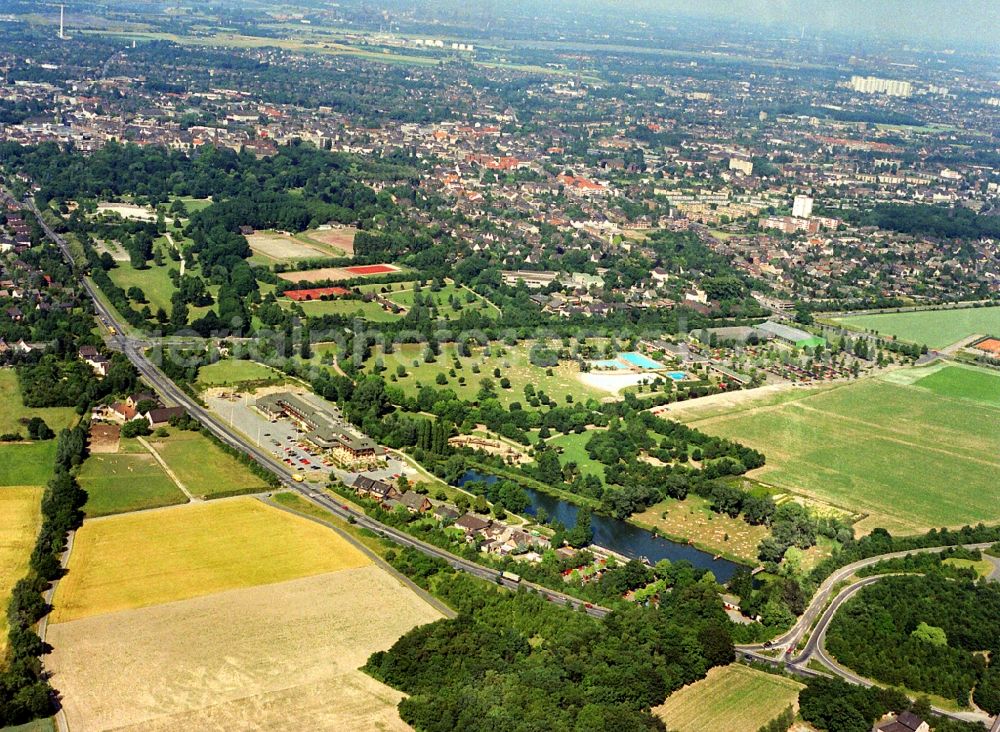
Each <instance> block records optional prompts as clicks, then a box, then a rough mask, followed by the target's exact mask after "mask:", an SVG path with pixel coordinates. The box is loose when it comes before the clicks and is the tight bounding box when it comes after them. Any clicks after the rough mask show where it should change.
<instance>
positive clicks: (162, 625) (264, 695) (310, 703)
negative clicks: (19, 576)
mask: <svg viewBox="0 0 1000 732" xmlns="http://www.w3.org/2000/svg"><path fill="white" fill-rule="evenodd" d="M182 510H184V509H182ZM330 533H332V532H330ZM148 574H149V573H147V579H148ZM70 599H72V596H71V597H70ZM440 617H441V614H440V613H439V612H438V611H437V610H436V609H434V608H433V607H432V606H431V605H429V604H428V603H426V602H425V601H424V600H423V599H421V597H419V596H418V595H417V594H416V593H414V592H413V591H412V590H410V589H409V587H408V586H407V585H404V584H403V583H402V582H401V581H400V580H399V579H397V578H396V577H394V576H392V575H390V574H389V573H388V572H386V571H385V570H383V569H381V568H380V567H378V566H375V565H372V564H369V565H368V566H364V567H356V568H353V569H345V570H343V571H340V572H332V573H326V574H321V575H318V576H314V577H305V578H299V579H294V580H290V581H287V582H281V583H278V584H270V585H264V586H260V587H249V588H241V589H234V590H229V591H226V592H218V593H215V594H212V595H208V596H203V597H197V598H193V599H188V600H183V601H180V602H171V603H168V604H163V605H158V606H155V607H145V608H140V609H135V610H126V611H123V612H115V613H108V614H104V615H99V616H92V617H87V618H83V619H80V620H74V621H71V622H65V623H59V624H56V625H50V626H49V629H48V637H47V640H48V642H49V643H51V644H52V645H53V647H54V649H55V650H54V651H53V653H52V654H51V656H49V657H48V659H47V661H46V665H47V666H48V667H49V668H50V669H52V671H53V673H54V677H53V679H52V683H53V685H54V686H55V688H56V689H58V690H59V692H60V694H61V695H62V700H63V706H64V709H65V713H66V716H67V718H68V721H69V727H70V729H72V730H106V729H124V730H140V729H141V730H143V731H146V730H174V729H198V730H209V729H212V730H232V729H259V730H268V729H312V730H405V729H408V727H407V725H405V724H404V723H403V722H402V721H401V720H400V719H399V716H398V714H397V711H396V705H397V704H398V702H399V700H400V698H401V697H402V695H401V694H400V693H399V692H397V691H394V690H393V689H390V688H388V687H386V686H384V685H382V684H380V683H379V682H377V681H375V680H373V679H371V678H369V677H368V676H366V675H365V674H363V673H362V672H361V671H359V670H358V668H359V667H360V666H361V665H362V664H363V663H364V662H365V660H366V659H367V658H368V656H369V655H370V654H371V653H373V652H374V651H377V650H384V649H387V648H389V647H390V646H391V645H392V644H393V643H394V642H395V641H396V640H397V639H398V638H399V637H400V636H401V635H403V634H404V633H406V632H407V631H408V630H410V629H411V628H413V627H415V626H417V625H420V624H423V623H428V622H431V621H434V620H437V619H438V618H440Z"/></svg>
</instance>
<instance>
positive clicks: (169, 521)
mask: <svg viewBox="0 0 1000 732" xmlns="http://www.w3.org/2000/svg"><path fill="white" fill-rule="evenodd" d="M369 563H370V560H369V559H368V557H367V556H365V555H364V554H363V553H362V552H361V551H360V550H358V549H356V548H355V547H354V546H353V545H351V544H350V543H349V542H348V541H347V540H346V539H344V538H343V537H341V536H340V535H339V534H337V533H335V532H333V531H330V530H329V529H327V528H325V527H323V526H320V525H318V524H316V523H314V522H312V521H309V520H307V519H304V518H302V517H300V516H294V515H292V514H289V513H286V512H284V511H281V510H279V509H276V508H273V507H271V506H267V505H265V504H264V503H262V502H260V501H258V500H256V499H254V498H249V497H246V498H233V499H225V500H220V501H213V502H209V503H192V504H187V505H184V506H175V507H171V508H164V509H157V510H153V511H143V512H142V513H134V514H125V515H121V516H111V517H107V518H101V519H93V520H89V521H86V522H85V523H84V525H83V526H82V527H81V528H80V530H79V531H77V532H76V536H75V538H74V541H73V551H72V552H71V554H70V560H69V572H68V573H67V575H66V576H65V577H64V578H63V579H62V580H61V581H60V582H59V586H58V588H57V590H56V594H55V598H54V603H53V604H54V605H55V609H54V610H53V612H52V616H51V620H50V622H52V623H63V622H66V621H69V620H77V619H79V618H85V617H88V616H90V615H99V614H101V613H110V612H115V611H119V610H128V609H132V608H139V607H147V606H150V605H157V604H160V603H165V602H172V601H175V600H186V599H189V598H192V597H199V596H202V595H208V594H212V593H215V592H220V591H224V590H232V589H236V588H239V587H250V586H254V585H262V584H271V583H276V582H283V581H285V580H289V579H294V578H297V577H307V576H312V575H317V574H322V573H324V572H332V571H336V570H339V569H350V568H354V567H361V566H364V565H367V564H369Z"/></svg>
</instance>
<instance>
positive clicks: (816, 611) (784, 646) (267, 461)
mask: <svg viewBox="0 0 1000 732" xmlns="http://www.w3.org/2000/svg"><path fill="white" fill-rule="evenodd" d="M27 205H28V206H29V208H30V209H31V210H32V211H33V212H34V213H35V215H36V216H37V217H38V220H39V223H40V224H41V226H42V228H43V229H44V230H45V233H46V234H47V235H48V236H49V238H51V239H52V240H53V241H54V242H55V243H56V244H57V245H58V246H59V248H60V249H61V250H62V252H63V256H64V257H66V259H67V260H68V261H70V262H73V257H72V255H71V254H70V251H69V247H68V246H67V245H66V242H65V241H64V240H63V238H62V237H61V236H59V235H58V234H57V233H56V232H54V231H53V230H52V229H51V228H50V227H49V226H48V224H46V223H45V221H44V220H43V219H42V217H41V214H40V213H39V211H38V210H37V208H35V205H34V202H33V201H28V202H27ZM83 286H84V288H85V289H86V290H87V293H88V294H89V295H90V297H91V299H92V300H93V302H94V307H95V308H96V310H97V313H98V315H99V316H100V317H101V318H103V319H104V322H105V323H106V324H107V325H109V326H112V327H114V328H115V330H116V331H117V333H115V334H113V335H110V336H109V341H110V343H111V345H112V346H114V347H115V348H117V349H118V350H120V351H121V352H122V353H124V354H125V355H126V356H127V357H128V359H129V360H130V361H131V362H132V364H133V365H134V366H135V367H136V369H137V370H138V371H139V373H140V374H141V375H142V376H143V377H144V378H145V379H146V380H147V382H148V383H149V384H150V385H151V386H152V387H153V388H155V389H156V390H157V392H158V393H159V394H160V395H161V396H162V397H164V398H166V399H168V400H170V401H172V402H174V403H175V404H178V405H180V406H183V407H184V408H185V409H187V410H188V412H189V413H190V414H191V416H193V417H195V418H196V419H197V420H198V421H199V422H201V423H202V424H203V425H204V426H205V427H206V428H207V429H208V430H209V431H211V432H212V433H213V434H214V435H215V436H216V437H218V438H219V439H220V440H221V441H222V442H224V443H226V444H227V445H230V446H231V447H233V448H235V449H237V450H240V451H242V452H244V453H246V454H248V455H249V456H250V457H251V458H253V459H254V460H255V461H257V462H258V463H260V464H261V465H263V466H264V467H266V468H267V469H268V470H270V471H271V472H272V473H274V474H275V475H276V476H277V477H278V479H279V480H280V481H281V484H282V486H283V487H284V488H287V489H289V490H293V491H295V492H296V493H298V494H300V495H302V496H303V497H305V498H306V499H307V500H309V501H312V502H313V503H315V504H316V505H319V506H322V507H323V508H325V509H327V510H329V511H330V512H331V513H333V514H334V515H336V516H339V517H340V518H342V519H345V520H347V519H352V518H353V520H354V522H355V523H356V524H357V525H358V526H361V527H364V528H367V529H369V530H371V531H374V532H375V533H377V534H379V535H381V536H383V537H385V538H387V539H389V540H391V541H393V542H395V543H396V544H399V545H400V546H408V547H412V548H414V549H416V550H418V551H420V552H423V553H424V554H426V555H428V556H432V557H437V558H439V559H443V560H444V561H446V562H448V563H449V564H450V565H451V566H452V567H454V568H455V569H457V570H460V571H463V572H467V573H469V574H471V575H474V576H476V577H480V578H482V579H485V580H489V581H493V582H496V583H497V584H500V585H502V586H504V587H507V588H510V589H517V588H518V587H527V588H530V589H532V590H534V591H535V592H537V593H539V594H540V595H542V596H543V597H545V598H546V599H548V600H549V601H550V602H563V603H566V604H568V605H571V606H572V607H575V608H580V607H581V606H583V607H584V608H585V610H586V612H587V613H588V614H590V615H592V616H594V617H603V616H604V615H606V614H607V613H608V612H610V611H609V610H608V609H607V608H604V607H600V606H596V605H591V604H589V603H584V602H582V601H580V600H578V599H576V598H574V597H571V596H569V595H566V594H564V593H562V592H557V591H556V590H552V589H549V588H547V587H542V586H541V585H536V584H534V583H531V582H525V581H521V582H520V583H518V582H513V581H511V580H508V579H505V578H503V577H502V576H501V575H500V574H498V573H497V571H496V570H494V569H490V568H487V567H483V566H482V565H479V564H476V563H475V562H471V561H469V560H467V559H464V558H463V557H459V556H457V555H455V554H452V553H451V552H448V551H445V550H444V549H440V548H438V547H435V546H432V545H430V544H427V543H425V542H422V541H420V540H419V539H416V538H414V537H412V536H410V535H409V534H405V533H403V532H401V531H398V530H397V529H394V528H393V527H391V526H387V525H385V524H383V523H380V522H378V521H375V520H374V519H372V518H370V517H368V516H366V515H365V514H362V513H358V512H356V511H351V510H350V509H349V508H348V507H347V506H345V505H343V504H340V503H337V502H336V501H335V500H334V499H333V498H331V497H330V496H329V495H328V494H326V493H323V492H322V491H320V490H318V489H316V488H314V487H311V486H309V485H307V484H300V483H297V482H295V481H293V480H292V479H291V477H290V476H289V474H288V472H287V470H286V468H285V466H284V465H283V464H282V463H280V462H278V461H277V460H275V459H274V458H273V457H272V455H270V454H269V453H268V452H267V451H266V450H263V449H260V448H258V447H257V446H256V445H254V444H253V443H252V442H251V441H249V440H248V439H246V438H244V437H243V436H242V435H240V434H239V433H236V432H235V431H231V430H230V429H229V428H228V427H227V426H226V425H225V424H224V423H222V422H220V421H219V420H218V419H217V418H216V417H215V415H213V414H211V413H210V412H208V411H207V410H206V409H204V408H202V406H201V405H200V404H198V403H197V402H195V401H194V400H193V399H192V398H191V397H190V396H188V394H187V393H185V392H184V391H182V390H181V389H180V388H178V387H177V385H176V384H174V383H173V381H171V380H170V379H169V378H167V376H166V375H164V374H163V372H161V371H160V370H159V368H157V367H156V365H155V364H153V363H152V362H151V361H149V359H147V358H146V356H145V354H144V353H143V352H142V350H141V349H142V348H145V347H147V346H148V345H149V344H148V343H147V342H146V341H142V340H137V341H133V340H131V339H129V338H128V337H126V336H125V335H124V334H123V328H122V324H121V323H120V322H118V320H117V319H116V318H115V316H114V314H113V313H112V312H111V311H110V310H109V309H107V308H106V307H104V305H103V304H102V302H101V300H100V298H98V297H97V293H96V288H95V287H94V286H93V285H92V284H91V283H90V282H89V281H87V280H86V279H84V280H83ZM965 546H966V547H967V548H976V549H986V548H987V547H989V546H991V543H984V544H967V545H965ZM948 548H949V547H947V546H941V547H930V548H925V549H913V550H909V551H902V552H893V553H890V554H883V555H880V556H876V557H869V558H868V559H863V560H861V561H858V562H854V563H853V564H848V565H846V566H844V567H841V568H840V569H838V570H837V571H836V572H834V573H833V574H831V575H830V576H829V577H827V579H826V580H825V581H824V582H823V583H822V585H820V588H819V590H818V591H817V592H816V594H815V595H814V596H813V598H812V601H811V602H810V603H809V606H808V607H807V608H806V611H805V612H804V613H803V614H802V616H801V617H800V618H799V620H798V622H796V624H795V625H794V626H793V627H792V629H791V630H789V631H788V632H787V633H785V634H784V635H782V636H780V637H779V638H777V639H775V640H774V641H773V642H772V643H771V644H770V645H769V646H768V647H767V648H770V649H771V650H773V649H778V650H781V651H783V652H785V655H787V651H788V650H790V649H794V648H795V647H796V646H797V645H798V643H799V641H800V639H801V638H802V636H803V635H804V634H805V633H806V632H807V631H808V630H809V628H811V627H812V625H813V622H814V621H815V620H816V618H817V617H818V616H819V615H820V613H821V612H822V618H820V623H819V625H818V626H817V627H816V629H815V631H814V633H813V635H812V636H810V639H809V641H808V642H807V644H806V646H805V648H804V649H803V652H802V653H801V654H800V655H799V656H797V657H796V658H795V659H793V660H789V661H787V662H786V663H785V665H786V667H787V668H788V670H789V671H792V672H793V673H798V674H799V675H802V676H816V675H818V674H817V672H815V671H812V670H811V669H807V668H806V664H807V663H808V661H809V660H810V659H811V658H812V657H814V656H815V657H816V658H817V660H819V662H820V663H822V664H823V665H824V666H825V667H827V668H828V669H830V670H831V671H832V672H833V673H835V674H837V675H838V676H840V677H841V678H843V679H845V680H846V681H849V682H851V683H853V684H859V685H862V686H870V685H871V684H872V682H871V681H869V680H868V679H865V678H863V677H861V676H858V675H857V674H854V673H852V672H850V671H848V670H847V669H844V668H841V667H840V666H838V665H837V664H834V663H833V662H832V661H831V660H830V659H829V658H828V657H827V656H826V654H825V652H824V650H823V648H822V638H823V636H824V635H825V633H826V629H827V627H828V626H829V623H830V621H831V620H832V619H833V616H834V615H835V614H836V612H837V610H838V609H839V608H840V606H841V605H842V604H843V603H844V602H845V601H846V600H847V599H849V598H850V597H851V596H852V595H853V594H854V593H855V592H858V591H859V590H860V589H861V588H863V587H865V586H866V585H869V584H872V583H873V582H877V581H878V580H879V579H881V577H882V576H884V575H880V576H876V577H867V578H865V579H863V580H860V581H858V582H855V583H853V584H851V585H850V586H848V587H846V588H844V589H843V590H841V591H840V592H839V593H838V594H837V596H836V597H835V598H834V599H833V602H831V603H830V605H829V607H826V606H827V601H828V600H829V598H830V595H831V593H832V592H833V588H834V586H835V585H837V584H838V583H840V582H842V581H844V580H845V579H847V578H848V577H850V576H851V575H852V574H854V573H855V572H856V571H857V570H859V569H861V568H863V567H868V566H871V565H873V564H876V563H878V562H880V561H882V560H884V559H891V558H893V557H902V556H906V555H907V554H913V553H926V552H940V551H943V550H945V549H948ZM824 607H826V610H825V612H824V611H823V608H824ZM736 650H737V652H739V653H741V654H742V655H744V656H745V657H748V658H753V659H756V660H760V661H763V662H765V663H770V664H778V665H780V664H781V663H782V662H781V661H780V660H776V659H774V658H771V657H770V656H766V655H763V654H761V653H760V652H761V651H764V650H766V648H765V646H764V645H763V644H755V645H747V646H737V648H736ZM935 711H936V712H937V713H939V714H942V715H944V716H948V717H953V718H955V719H962V720H966V721H968V720H974V721H980V722H987V723H988V722H989V717H986V716H985V715H982V714H975V713H958V714H956V713H953V712H948V711H945V710H940V709H936V710H935ZM991 732H1000V716H998V717H997V719H996V720H995V721H994V722H993V726H992V729H991Z"/></svg>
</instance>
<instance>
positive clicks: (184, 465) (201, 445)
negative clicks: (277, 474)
mask: <svg viewBox="0 0 1000 732" xmlns="http://www.w3.org/2000/svg"><path fill="white" fill-rule="evenodd" d="M169 431H170V436H169V437H167V438H163V439H160V438H155V437H150V438H148V440H149V444H150V445H151V446H152V447H153V449H154V450H156V452H157V453H159V455H160V457H162V458H163V460H164V461H165V462H166V463H167V465H169V466H170V469H171V470H173V471H174V473H175V474H176V475H177V477H178V478H179V479H180V481H181V483H183V484H184V485H185V486H186V487H187V489H188V490H189V491H190V492H191V493H192V494H193V495H195V496H200V497H202V498H211V497H212V496H217V495H222V494H232V493H234V492H241V491H242V492H251V491H257V490H264V488H265V485H264V481H263V480H261V479H260V478H258V477H257V476H256V475H254V474H253V473H251V472H250V469H249V468H247V467H246V466H244V465H243V464H242V463H240V462H239V461H238V460H236V458H234V457H232V456H231V455H229V454H227V453H225V452H223V451H222V449H221V448H220V447H219V446H218V445H216V444H215V443H214V442H212V441H210V440H209V439H208V438H207V437H205V436H204V435H203V434H201V433H200V432H182V431H180V430H175V429H170V430H169Z"/></svg>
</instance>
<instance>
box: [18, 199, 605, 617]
mask: <svg viewBox="0 0 1000 732" xmlns="http://www.w3.org/2000/svg"><path fill="white" fill-rule="evenodd" d="M25 204H26V205H27V206H28V207H29V208H30V209H31V210H32V212H33V213H34V214H35V216H36V217H37V218H38V221H39V223H40V224H41V226H42V228H43V229H44V230H45V233H46V234H47V235H48V237H49V238H50V239H51V240H52V241H54V242H55V243H56V245H57V246H58V247H59V249H60V250H61V251H62V253H63V256H64V257H65V258H66V259H67V261H69V262H71V263H74V264H76V263H75V262H74V260H73V256H72V253H71V252H70V250H69V246H68V245H67V244H66V241H65V240H64V239H63V237H62V236H60V235H59V234H58V233H57V232H55V231H53V230H52V229H51V227H49V226H48V224H46V223H45V221H44V220H43V219H42V217H41V214H40V212H39V211H38V209H37V208H35V205H34V202H33V201H30V200H28V201H25ZM82 282H83V286H84V289H85V290H86V291H87V294H88V295H90V298H91V300H93V302H94V308H95V309H96V311H97V314H98V316H99V317H100V318H102V320H103V322H104V323H105V324H106V325H107V326H109V337H108V341H109V344H110V345H111V347H113V348H114V349H116V350H119V351H121V352H122V353H124V354H125V356H126V357H127V358H128V359H129V361H131V362H132V364H133V365H134V366H135V368H136V370H137V371H138V372H139V374H140V375H141V376H142V377H143V378H144V379H145V381H146V382H147V383H148V384H149V385H150V386H151V387H153V388H154V389H155V390H156V392H157V393H158V394H159V395H160V396H161V397H162V398H163V399H164V400H166V401H169V402H172V403H173V404H176V405H179V406H182V407H184V408H185V409H186V410H187V411H188V413H189V414H190V415H191V416H192V417H194V418H195V419H197V420H198V421H199V422H201V424H202V425H204V426H205V428H207V429H208V430H209V431H210V432H211V433H212V434H213V435H215V436H216V437H217V438H218V439H219V440H221V441H222V442H224V443H225V444H227V445H229V446H230V447H233V448H234V449H236V450H239V451H240V452H243V453H245V454H247V455H249V456H250V457H251V458H252V459H253V460H255V461H256V462H257V463H259V464H260V465H262V466H264V467H265V468H267V469H268V470H269V471H271V472H272V473H274V474H275V476H277V478H278V480H279V481H280V482H281V485H282V487H283V488H286V489H288V490H292V491H295V492H296V493H298V494H300V495H302V496H303V497H304V498H306V499H307V500H309V501H311V502H312V503H314V504H316V505H318V506H322V507H323V508H325V509H327V510H328V511H330V512H331V513H333V514H334V515H336V516H338V517H339V518H341V519H344V520H351V519H353V521H354V522H355V523H356V524H357V525H358V526H361V527H363V528H366V529H369V530H371V531H374V532H375V533H377V534H379V535H381V536H383V537H385V538H386V539H389V540H391V541H393V542H395V543H396V544H399V545H400V546H407V547H412V548H414V549H416V550H418V551H420V552H423V553H424V554H426V555H428V556H432V557H437V558H439V559H443V560H444V561H446V562H448V564H450V565H451V566H452V567H454V568H455V569H457V570H460V571H463V572H467V573H469V574H472V575H474V576H476V577H481V578H482V579H485V580H489V581H492V582H496V583H497V584H499V585H502V586H504V587H507V588H509V589H517V588H519V587H524V588H527V589H530V590H533V591H535V592H537V593H538V594H540V595H542V596H543V597H545V598H546V599H547V600H549V601H550V602H561V603H565V604H569V605H571V606H572V607H574V608H577V609H579V608H581V607H583V608H584V610H585V611H586V612H587V613H588V614H590V615H592V616H594V617H603V616H605V615H607V614H608V613H609V612H610V610H608V609H607V608H604V607H600V606H598V605H592V604H591V603H587V602H584V601H582V600H579V599H577V598H575V597H572V596H570V595H567V594H565V593H562V592H559V591H557V590H552V589H550V588H548V587H543V586H542V585H537V584H534V583H532V582H527V581H524V580H522V581H520V582H514V581H512V580H509V579H506V578H504V577H503V576H501V575H500V573H499V572H497V570H495V569H491V568H489V567H484V566H482V565H480V564H477V563H475V562H472V561H470V560H468V559H465V558H463V557H460V556H458V555H456V554H452V553H451V552H449V551H446V550H444V549H440V548H439V547H436V546H433V545H431V544H428V543H426V542H423V541H421V540H419V539H417V538H415V537H413V536H410V535H409V534H406V533H405V532H402V531H399V530H398V529H395V528H393V527H391V526H388V525H386V524H383V523H381V522H379V521H376V520H375V519H373V518H371V517H369V516H367V515H365V514H363V513H360V512H358V511H352V510H351V509H350V508H348V507H347V506H346V505H344V504H341V503H338V502H337V501H336V500H335V499H334V498H332V497H331V496H330V495H329V494H327V493H324V492H323V491H321V490H318V489H317V488H315V487H313V486H311V485H309V484H308V483H298V482H296V481H294V480H292V478H291V476H290V474H289V473H288V470H287V469H286V467H285V465H284V464H283V463H281V462H279V461H278V460H276V459H275V458H274V456H273V455H271V453H270V452H268V451H267V450H264V449H262V448H259V447H257V446H256V445H255V444H254V443H253V441H252V440H250V438H249V437H246V436H244V435H242V434H240V433H239V432H236V431H235V430H232V429H231V428H229V426H228V425H227V424H225V423H224V422H223V421H221V420H220V419H219V418H217V417H216V416H215V415H214V414H212V413H211V412H209V411H208V410H207V409H205V408H204V407H202V406H201V405H200V404H198V402H196V401H195V400H194V399H193V398H191V396H190V395H188V394H187V393H186V392H185V391H183V390H182V389H180V388H179V387H178V386H177V385H176V384H175V383H174V382H173V381H172V380H171V379H169V378H168V377H167V376H166V375H165V374H164V373H163V372H162V371H160V369H159V368H158V367H157V366H156V364H154V363H153V362H152V361H150V360H149V359H148V358H147V357H146V355H145V353H144V352H143V349H144V348H146V347H148V345H149V341H147V340H141V339H136V340H133V339H131V338H129V337H128V336H126V335H125V331H124V325H123V324H122V323H121V322H119V321H118V319H117V317H116V315H115V313H114V312H112V311H111V310H110V309H109V308H107V307H105V306H104V304H103V302H102V301H101V299H100V298H99V297H98V296H97V291H96V290H97V288H96V286H95V285H93V283H91V282H90V281H89V280H88V279H86V278H83V279H82ZM110 328H114V331H115V332H111V330H110Z"/></svg>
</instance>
